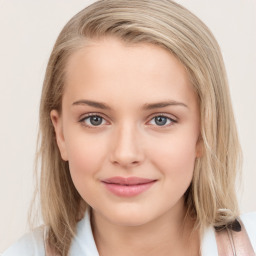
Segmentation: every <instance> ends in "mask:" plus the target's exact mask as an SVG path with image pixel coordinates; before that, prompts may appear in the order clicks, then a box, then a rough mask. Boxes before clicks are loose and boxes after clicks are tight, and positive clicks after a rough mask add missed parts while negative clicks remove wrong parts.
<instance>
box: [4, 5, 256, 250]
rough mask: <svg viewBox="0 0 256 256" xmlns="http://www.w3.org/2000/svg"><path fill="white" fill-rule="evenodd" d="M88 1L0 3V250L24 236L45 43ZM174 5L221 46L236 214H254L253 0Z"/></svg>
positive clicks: (255, 12) (255, 85)
mask: <svg viewBox="0 0 256 256" xmlns="http://www.w3.org/2000/svg"><path fill="white" fill-rule="evenodd" d="M91 2H93V0H92V1H88V0H73V1H70V0H69V1H68V0H55V1H53V0H38V1H33V0H23V1H19V0H0V157H1V167H0V203H1V208H0V252H1V251H3V249H5V248H6V247H7V246H9V245H10V244H11V243H13V242H14V241H15V240H16V239H17V238H19V237H20V236H21V235H22V234H23V233H24V232H27V231H28V227H27V225H26V220H27V211H28V206H29V203H30V200H31V198H32V193H33V179H32V177H33V174H32V173H33V162H34V152H35V143H36V134H37V128H38V106H39V99H40V92H41V86H42V81H43V77H44V71H45V67H46V64H47V60H48V57H49V55H50V52H51V49H52V46H53V44H54V42H55V40H56V37H57V35H58V33H59V32H60V30H61V29H62V27H63V26H64V25H65V23H66V22H67V21H68V20H69V19H70V18H71V17H72V16H73V15H74V14H75V13H77V12H78V11H80V10H81V9H82V8H84V7H85V6H87V5H88V4H89V3H91ZM177 2H179V3H181V4H183V5H184V6H186V7H187V8H188V9H190V10H191V11H192V12H194V13H195V14H196V15H197V16H199V17H200V18H201V19H202V20H203V21H204V22H205V23H206V24H207V25H208V26H209V28H210V29H211V30H212V32H213V33H214V35H215V36H216V38H217V40H218V42H219V44H220V46H221V49H222V52H223V55H224V60H225V63H226V68H227V72H228V77H229V82H230V90H231V96H232V101H233V105H234V111H235V116H236V121H237V125H238V130H239V135H240V139H241V144H242V148H243V152H244V165H243V171H244V174H243V177H244V186H242V189H240V191H239V198H240V205H241V211H242V212H248V211H256V200H255V195H256V184H255V181H256V154H255V146H256V105H255V104H256V76H255V73H256V48H255V45H256V1H255V0H209V1H205V0H193V1H192V0H178V1H177Z"/></svg>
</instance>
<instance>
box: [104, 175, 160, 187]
mask: <svg viewBox="0 0 256 256" xmlns="http://www.w3.org/2000/svg"><path fill="white" fill-rule="evenodd" d="M153 181H156V180H154V179H147V178H140V177H119V176H118V177H111V178H108V179H104V180H102V182H104V183H109V184H120V185H139V184H146V183H150V182H153Z"/></svg>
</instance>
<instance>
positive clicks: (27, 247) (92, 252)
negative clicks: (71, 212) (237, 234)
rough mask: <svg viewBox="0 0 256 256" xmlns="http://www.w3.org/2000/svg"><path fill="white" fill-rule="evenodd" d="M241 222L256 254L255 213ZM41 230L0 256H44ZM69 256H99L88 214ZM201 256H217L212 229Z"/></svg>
mask: <svg viewBox="0 0 256 256" xmlns="http://www.w3.org/2000/svg"><path fill="white" fill-rule="evenodd" d="M240 218H241V220H242V222H243V224H244V227H245V229H246V231H247V234H248V237H249V239H250V241H251V244H252V247H253V249H254V253H256V212H255V213H248V214H245V215H242V216H241V217H240ZM43 233H44V230H43V228H38V229H36V230H35V231H33V232H32V233H29V234H27V235H25V236H24V237H22V238H21V239H20V240H19V241H17V242H16V243H15V244H13V245H12V246H11V247H10V248H9V249H7V251H5V252H4V253H3V254H2V256H44V255H45V250H44V241H43V237H44V235H43ZM70 255H71V256H99V253H98V251H97V247H96V244H95V241H94V238H93V234H92V229H91V223H90V214H89V211H87V212H86V213H85V217H84V218H83V219H82V220H81V221H80V222H78V226H77V234H76V237H75V238H74V239H73V241H72V244H71V249H70ZM201 255H202V256H217V255H218V249H217V243H216V239H215V232H214V228H213V227H209V228H208V229H207V230H206V232H205V234H204V236H203V239H202V242H201Z"/></svg>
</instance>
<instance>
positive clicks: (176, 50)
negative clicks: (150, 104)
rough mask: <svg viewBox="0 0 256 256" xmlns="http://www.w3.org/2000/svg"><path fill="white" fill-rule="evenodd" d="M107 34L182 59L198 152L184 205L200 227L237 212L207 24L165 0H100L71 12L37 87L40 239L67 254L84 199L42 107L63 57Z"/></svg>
mask: <svg viewBox="0 0 256 256" xmlns="http://www.w3.org/2000/svg"><path fill="white" fill-rule="evenodd" d="M106 36H110V37H115V38H117V39H119V40H122V41H124V42H127V43H130V44H136V43H141V42H146V43H151V44H155V45H158V46H159V47H163V48H165V49H167V50H168V51H169V52H170V53H171V54H173V55H174V56H175V57H176V58H177V59H179V60H180V61H181V62H182V64H183V65H184V67H185V69H186V71H187V73H188V75H189V78H190V80H191V83H192V85H193V87H194V90H195V91H196V93H197V95H198V99H199V105H200V117H201V124H200V125H201V140H202V142H203V143H202V144H203V155H202V157H200V158H197V159H196V162H195V167H194V174H193V179H192V182H191V185H190V187H189V189H188V190H187V192H186V194H185V202H186V206H187V213H188V214H189V215H191V216H193V217H194V218H195V220H196V227H197V228H199V229H200V230H201V231H202V230H204V228H205V227H207V226H208V225H215V226H222V225H227V224H228V223H229V222H231V221H233V220H234V219H235V218H236V217H237V216H238V214H239V209H238V203H237V198H236V192H235V183H236V176H237V173H238V171H239V167H240V160H241V151H240V146H239V141H238V136H237V130H236V125H235V121H234V115H233V111H232V106H231V100H230V94H229V89H228V82H227V77H226V71H225V67H224V63H223V59H222V55H221V51H220V48H219V46H218V43H217V42H216V40H215V38H214V36H213V35H212V33H211V32H210V31H209V29H208V28H207V26H206V25H205V24H204V23H203V22H202V21H200V20H199V19H198V18H197V17H196V16H195V15H193V14H192V13H191V12H190V11H188V10H187V9H185V8H184V7H182V6H181V5H179V4H177V3H175V2H173V1H171V0H161V1H155V0H129V1H128V0H101V1H97V2H95V3H94V4H92V5H90V6H89V7H87V8H85V9H83V10H82V11H80V12H79V13H78V14H76V15H75V16H74V17H73V18H72V19H71V20H70V21H69V22H68V23H67V24H66V25H65V27H64V28H63V30H62V31H61V33H60V35H59V36H58V38H57V41H56V43H55V45H54V47H53V50H52V53H51V56H50V59H49V62H48V65H47V69H46V74H45V80H44V84H43V89H42V97H41V104H40V127H39V140H38V160H37V161H38V166H40V170H39V171H38V175H39V176H40V182H39V185H38V187H37V192H38V193H39V194H40V205H41V214H42V217H43V221H44V223H45V225H47V226H48V228H49V229H48V236H47V244H48V245H49V246H50V247H51V248H52V249H53V250H54V251H55V253H56V254H58V255H64V256H66V255H68V253H69V249H70V245H71V241H72V238H73V237H74V235H75V232H76V224H77V221H78V220H79V219H80V218H81V217H82V216H83V213H84V210H85V207H86V202H84V200H83V199H82V198H81V196H80V195H79V193H78V192H77V190H76V188H75V187H74V185H73V182H72V179H71V176H70V172H69V166H68V162H65V161H63V160H62V158H61V156H60V152H59V149H58V146H57V143H56V138H55V132H54V127H53V125H52V122H51V119H50V112H51V110H53V109H56V110H58V111H60V112H61V102H62V95H63V91H64V86H65V67H66V63H67V61H68V59H69V57H70V55H72V54H73V53H74V52H75V51H77V50H78V49H80V48H82V47H86V42H87V41H90V40H95V39H96V40H98V39H100V38H103V37H106Z"/></svg>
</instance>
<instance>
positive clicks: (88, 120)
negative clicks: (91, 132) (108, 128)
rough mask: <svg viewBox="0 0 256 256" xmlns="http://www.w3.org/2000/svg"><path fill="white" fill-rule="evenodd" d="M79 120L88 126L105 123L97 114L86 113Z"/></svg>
mask: <svg viewBox="0 0 256 256" xmlns="http://www.w3.org/2000/svg"><path fill="white" fill-rule="evenodd" d="M79 122H81V123H83V124H84V125H85V126H88V127H94V126H100V125H104V124H106V123H107V122H106V120H105V119H104V118H103V117H101V116H99V115H88V116H86V117H84V118H83V119H81V120H80V121H79Z"/></svg>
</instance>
